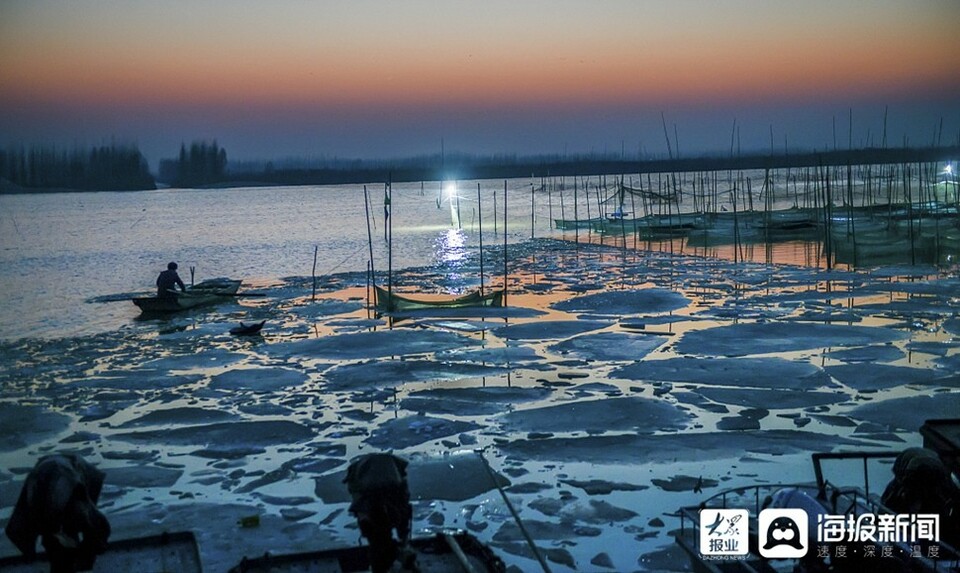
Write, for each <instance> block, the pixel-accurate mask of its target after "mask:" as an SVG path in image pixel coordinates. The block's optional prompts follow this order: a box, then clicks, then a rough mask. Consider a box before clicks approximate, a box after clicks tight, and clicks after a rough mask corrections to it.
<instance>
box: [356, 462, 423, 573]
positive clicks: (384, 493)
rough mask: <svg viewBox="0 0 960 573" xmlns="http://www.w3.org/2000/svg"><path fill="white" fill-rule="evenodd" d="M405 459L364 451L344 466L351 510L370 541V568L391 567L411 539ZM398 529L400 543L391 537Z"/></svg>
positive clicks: (377, 571)
mask: <svg viewBox="0 0 960 573" xmlns="http://www.w3.org/2000/svg"><path fill="white" fill-rule="evenodd" d="M407 465H409V462H407V461H406V460H404V459H401V458H398V457H397V456H395V455H393V454H366V455H362V456H360V457H358V458H356V459H354V460H353V461H352V462H350V466H349V467H348V468H347V477H345V478H343V482H344V483H345V484H347V490H348V491H349V492H350V497H351V498H353V502H352V503H351V504H350V513H352V514H353V515H354V516H356V518H357V525H359V526H360V533H362V534H363V536H364V537H366V538H367V541H369V542H370V569H371V571H373V573H381V572H385V571H389V570H390V566H391V565H392V564H393V562H394V560H395V559H396V558H397V557H399V556H400V554H401V550H400V549H401V547H403V546H405V545H406V544H407V541H409V538H410V523H411V520H412V519H413V507H411V505H410V488H409V487H408V486H407ZM394 529H396V530H397V537H398V538H399V543H398V542H397V540H395V539H394V538H393V530H394Z"/></svg>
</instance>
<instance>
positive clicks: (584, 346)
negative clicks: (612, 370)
mask: <svg viewBox="0 0 960 573" xmlns="http://www.w3.org/2000/svg"><path fill="white" fill-rule="evenodd" d="M666 342H667V340H666V339H665V338H660V337H652V336H645V335H639V334H627V333H623V332H600V333H597V334H586V335H583V336H577V337H575V338H571V339H568V340H564V341H563V342H558V343H557V344H554V345H553V346H551V347H550V351H551V352H556V353H558V354H572V355H574V356H576V357H578V358H583V359H585V360H641V359H642V358H643V357H644V356H646V355H647V354H650V353H651V352H653V351H654V350H656V349H657V348H659V347H660V346H662V345H664V344H665V343H666Z"/></svg>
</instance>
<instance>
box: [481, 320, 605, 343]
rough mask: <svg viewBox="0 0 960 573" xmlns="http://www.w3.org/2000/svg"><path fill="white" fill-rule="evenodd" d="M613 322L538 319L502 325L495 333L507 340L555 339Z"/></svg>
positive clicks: (599, 327)
mask: <svg viewBox="0 0 960 573" xmlns="http://www.w3.org/2000/svg"><path fill="white" fill-rule="evenodd" d="M611 324H613V323H612V322H606V321H598V320H538V321H535V322H527V323H523V324H512V325H510V326H501V327H500V328H497V329H495V330H494V331H493V333H494V334H495V335H497V336H499V337H500V338H503V339H506V340H554V339H559V338H568V337H570V336H575V335H577V334H581V333H584V332H590V331H591V330H600V329H601V328H606V327H608V326H610V325H611Z"/></svg>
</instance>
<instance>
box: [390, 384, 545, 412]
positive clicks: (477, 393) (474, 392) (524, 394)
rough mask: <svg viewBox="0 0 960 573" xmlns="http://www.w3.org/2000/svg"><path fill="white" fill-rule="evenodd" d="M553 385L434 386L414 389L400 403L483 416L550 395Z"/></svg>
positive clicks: (416, 409)
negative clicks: (417, 390) (537, 386)
mask: <svg viewBox="0 0 960 573" xmlns="http://www.w3.org/2000/svg"><path fill="white" fill-rule="evenodd" d="M551 393H552V391H551V390H550V389H549V388H517V387H505V386H491V387H485V388H434V389H431V390H421V391H419V392H412V393H411V394H410V395H409V396H408V397H407V398H405V399H404V400H402V401H401V402H400V405H401V406H402V407H403V408H405V409H407V410H410V411H413V412H427V413H430V414H454V415H459V416H481V415H487V414H497V413H500V412H503V411H504V410H507V409H508V408H510V407H511V404H514V403H516V402H533V401H537V400H543V399H546V398H548V397H549V396H550V394H551Z"/></svg>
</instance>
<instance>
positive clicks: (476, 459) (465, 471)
mask: <svg viewBox="0 0 960 573" xmlns="http://www.w3.org/2000/svg"><path fill="white" fill-rule="evenodd" d="M405 459H406V460H407V461H409V462H410V465H409V466H407V482H408V484H409V486H410V498H411V499H414V500H419V499H425V500H438V499H442V500H447V501H464V500H467V499H472V498H474V497H476V496H478V495H481V494H483V493H486V492H488V491H490V490H492V489H494V488H495V487H496V486H497V485H500V486H501V487H506V486H509V485H510V480H509V479H507V478H506V477H504V476H503V475H501V474H499V473H497V472H496V471H493V470H491V471H493V474H494V476H495V479H496V482H494V478H491V476H490V473H489V472H488V471H487V468H486V467H485V462H484V461H483V460H482V459H481V458H480V456H479V455H478V454H476V453H473V452H461V453H454V454H446V455H441V456H425V455H421V454H413V455H411V456H406V457H405ZM346 475H347V471H346V469H344V470H342V471H339V472H336V473H333V474H328V475H324V476H320V477H317V478H314V481H315V482H316V486H315V488H314V493H316V495H317V497H319V498H320V499H321V500H322V501H323V502H324V503H347V502H349V501H350V494H349V493H348V492H347V488H346V487H345V486H344V485H343V478H344V477H346Z"/></svg>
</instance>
